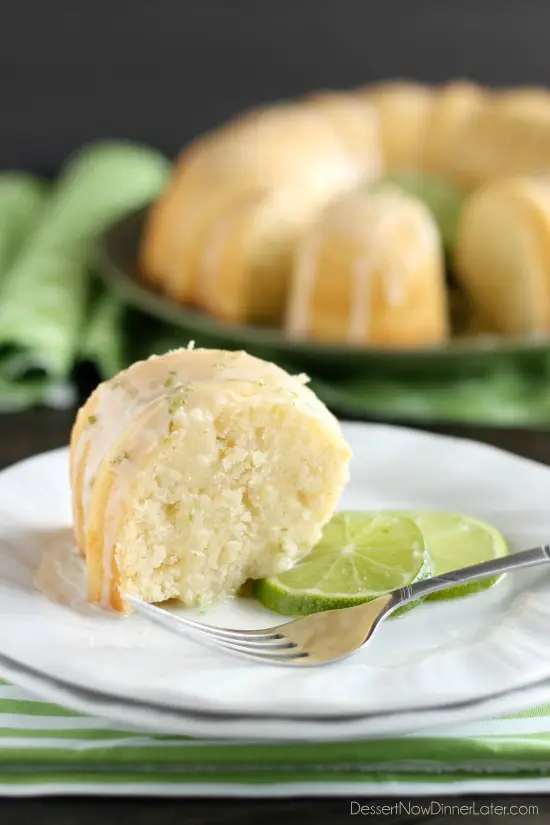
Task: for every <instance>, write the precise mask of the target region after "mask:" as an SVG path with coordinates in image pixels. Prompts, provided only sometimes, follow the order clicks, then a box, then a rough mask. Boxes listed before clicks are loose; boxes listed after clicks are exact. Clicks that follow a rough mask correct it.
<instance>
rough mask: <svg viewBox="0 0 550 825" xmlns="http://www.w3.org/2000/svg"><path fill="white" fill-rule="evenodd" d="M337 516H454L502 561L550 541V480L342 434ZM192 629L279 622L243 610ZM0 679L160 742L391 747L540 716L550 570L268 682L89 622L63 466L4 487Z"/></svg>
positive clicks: (424, 442)
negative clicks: (499, 546) (357, 741)
mask: <svg viewBox="0 0 550 825" xmlns="http://www.w3.org/2000/svg"><path fill="white" fill-rule="evenodd" d="M344 429H345V435H346V437H347V438H348V440H349V442H350V444H351V446H352V448H353V450H354V453H355V456H354V459H353V462H352V469H351V481H350V484H349V485H348V487H347V489H346V491H345V494H344V497H343V499H342V502H341V507H342V508H343V509H375V508H398V509H404V508H430V509H442V510H455V511H462V512H464V513H467V514H469V515H473V516H477V517H479V518H482V519H486V520H488V521H490V522H491V523H493V524H494V525H495V526H496V527H498V528H499V529H500V530H501V531H502V532H503V533H504V535H505V537H506V538H507V539H508V541H509V542H510V545H511V547H512V550H520V549H526V548H529V547H533V546H536V545H539V544H543V543H548V542H549V541H550V469H549V468H546V467H544V466H542V465H538V464H536V463H534V462H531V461H528V460H526V459H523V458H519V457H516V456H512V455H509V454H507V453H504V452H502V451H499V450H497V449H494V448H491V447H487V446H484V445H480V444H477V443H475V442H469V441H464V440H459V439H452V438H447V437H443V436H436V435H431V434H427V433H422V432H415V431H412V430H406V429H402V428H395V427H387V426H378V425H366V424H346V425H344ZM200 618H201V620H202V621H204V622H207V623H211V624H218V625H225V626H232V627H260V626H269V625H270V624H275V623H277V622H279V621H280V617H277V616H275V615H274V614H271V613H269V612H268V611H266V610H265V609H264V608H263V607H261V605H258V604H256V603H255V602H253V601H251V600H240V601H238V600H237V601H235V602H233V603H231V604H229V605H225V606H221V607H218V608H215V609H212V610H211V611H209V612H208V613H207V614H206V615H203V616H201V617H200ZM0 626H1V627H2V633H1V634H0V676H1V677H3V678H5V679H7V680H9V681H11V682H14V683H17V684H19V685H21V686H23V687H26V688H27V689H30V690H31V691H32V692H33V693H35V694H37V695H39V696H40V697H42V698H46V699H50V700H51V701H53V702H58V703H60V704H63V705H66V706H68V707H72V708H75V709H77V710H80V711H85V712H89V713H92V714H95V715H100V716H103V717H105V718H107V719H111V720H113V721H115V722H119V723H123V724H125V725H130V726H135V727H137V728H147V729H150V730H155V731H158V732H165V731H166V732H170V733H180V734H188V735H193V736H207V737H216V738H220V737H233V738H235V737H237V738H240V739H264V740H267V739H319V740H325V741H326V740H329V739H349V738H365V737H372V736H377V737H380V736H394V735H398V734H403V733H408V732H411V731H416V730H420V729H422V728H426V727H429V726H434V725H437V726H440V725H445V726H447V725H449V724H454V723H457V722H464V721H467V720H473V719H479V718H487V717H488V716H491V715H494V714H502V713H507V712H513V711H517V710H520V709H523V708H525V707H528V706H534V705H536V704H540V703H544V702H550V633H549V630H548V629H549V628H550V564H549V565H548V570H547V569H546V568H545V567H542V568H536V569H535V570H530V571H525V572H520V573H517V574H514V575H509V576H507V577H506V578H505V579H504V580H503V581H501V582H500V583H499V584H498V585H497V586H495V587H493V588H491V589H489V590H487V591H485V592H483V593H480V594H477V595H474V596H470V597H468V598H466V599H462V600H456V601H447V602H445V601H442V602H430V603H426V604H423V605H420V606H419V607H417V608H416V609H415V610H413V611H411V612H409V613H407V614H405V615H404V616H402V617H401V618H396V619H393V620H390V621H388V622H386V623H384V625H383V626H382V627H381V628H380V630H379V632H378V633H377V635H376V637H375V638H374V639H373V641H372V643H371V644H369V645H368V646H367V647H365V648H363V650H361V651H360V652H359V653H358V654H357V655H356V656H354V657H352V658H350V659H347V660H345V661H343V662H340V663H338V664H335V665H332V666H327V667H322V668H311V669H309V668H306V669H304V670H301V669H298V668H296V669H294V668H279V667H276V666H273V665H268V664H266V665H263V664H257V663H254V662H248V661H246V660H241V659H237V658H233V657H230V656H226V655H225V654H223V653H222V652H219V653H218V652H216V651H214V650H212V649H211V648H203V647H201V646H200V645H199V644H198V643H196V642H193V641H191V640H187V639H185V638H181V637H176V636H174V635H172V634H169V633H166V632H164V631H163V630H161V629H159V628H157V627H155V626H153V625H150V624H148V623H146V622H145V621H144V620H143V619H141V618H140V617H138V616H135V615H132V616H130V617H126V618H124V617H120V616H118V615H112V614H108V613H105V612H102V611H100V610H98V609H95V608H92V607H91V606H89V605H88V604H87V602H86V597H85V571H84V568H83V563H82V560H81V559H80V558H79V557H78V555H77V553H76V551H75V549H74V547H73V543H72V535H71V507H70V491H69V482H68V451H67V450H56V451H54V452H50V453H45V454H43V455H39V456H36V457H34V458H32V459H30V460H28V461H25V462H22V463H21V464H18V465H16V466H14V467H11V468H9V469H8V470H5V471H4V472H3V473H0Z"/></svg>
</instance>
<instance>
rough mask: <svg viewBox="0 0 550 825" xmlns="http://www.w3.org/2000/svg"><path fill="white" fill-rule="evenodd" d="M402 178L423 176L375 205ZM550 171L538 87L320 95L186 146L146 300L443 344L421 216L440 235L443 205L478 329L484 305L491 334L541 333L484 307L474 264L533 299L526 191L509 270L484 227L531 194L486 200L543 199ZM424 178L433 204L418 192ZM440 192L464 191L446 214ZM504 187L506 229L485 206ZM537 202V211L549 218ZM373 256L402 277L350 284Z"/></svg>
mask: <svg viewBox="0 0 550 825" xmlns="http://www.w3.org/2000/svg"><path fill="white" fill-rule="evenodd" d="M401 173H406V174H407V175H409V178H410V175H411V174H412V175H413V177H414V180H415V186H414V189H415V192H412V191H410V189H411V187H409V193H408V194H409V196H410V197H409V200H407V199H406V198H404V197H398V194H397V193H396V192H394V193H393V195H392V196H391V197H390V196H388V197H385V198H382V199H381V198H378V199H377V198H375V199H370V198H369V199H368V198H366V196H365V193H366V192H367V190H369V188H370V185H371V184H373V183H375V182H376V181H382V182H383V181H384V179H385V178H387V179H391V180H393V181H397V180H399V176H400V175H401ZM549 174H550V93H549V92H548V90H546V89H543V88H538V87H532V88H530V87H525V88H508V89H502V90H499V91H497V90H491V89H487V88H484V87H481V86H479V85H477V84H475V83H472V82H470V81H466V80H457V81H453V82H452V83H448V84H444V85H442V86H439V87H435V86H434V87H428V86H424V85H422V84H419V83H411V82H405V81H391V82H387V83H379V84H374V85H370V86H366V87H362V88H359V89H356V90H353V91H348V92H344V91H338V92H335V91H323V92H319V93H316V94H311V95H308V96H305V97H303V98H301V99H299V100H297V101H295V102H285V103H279V104H274V105H272V106H265V107H263V108H260V109H256V110H252V111H248V112H245V113H244V114H242V115H239V116H237V117H235V118H233V119H232V120H231V121H229V122H228V123H226V124H225V125H223V126H221V127H220V128H218V129H214V130H213V131H212V132H210V133H208V134H207V135H204V136H202V137H200V138H198V139H197V140H196V141H194V142H193V143H192V144H191V145H190V146H188V147H187V148H185V149H184V151H183V152H182V154H181V156H180V158H179V159H178V160H177V162H176V163H175V165H174V171H173V175H172V179H171V181H170V184H169V186H168V187H167V189H166V191H165V192H164V194H163V195H162V196H161V197H160V198H159V200H158V201H157V202H156V203H155V204H154V205H153V206H152V207H151V209H150V211H149V214H148V216H147V220H146V224H145V229H144V233H143V239H142V243H141V250H140V259H139V266H140V271H141V275H142V277H143V279H144V281H145V282H147V283H148V284H149V285H150V286H152V287H153V288H155V289H157V290H161V291H163V292H165V293H166V294H167V295H169V296H170V297H171V298H173V299H174V300H175V301H177V302H181V303H184V304H187V305H190V306H194V307H195V308H198V309H199V310H201V311H203V312H205V313H207V314H209V315H211V316H213V317H215V318H219V319H221V320H222V321H226V322H233V323H241V324H249V323H250V324H262V325H264V324H268V325H276V326H278V327H281V328H283V327H284V328H285V329H286V331H287V333H288V335H290V336H293V337H305V338H311V339H314V340H316V341H322V340H325V341H337V342H342V343H353V344H354V345H356V346H369V345H373V344H376V345H380V346H389V347H391V346H396V347H403V346H405V347H411V346H422V345H424V344H438V343H441V342H443V341H445V340H446V339H447V338H448V337H449V334H450V333H449V326H448V322H447V320H446V318H447V311H446V295H445V292H446V287H445V286H442V284H444V278H443V263H442V257H441V252H440V244H438V243H437V238H436V234H437V230H435V232H434V226H433V221H432V220H431V219H430V214H427V213H426V209H425V208H423V207H422V203H424V206H426V204H427V205H428V207H429V210H431V212H432V215H431V217H432V218H435V223H436V226H437V227H439V229H440V230H442V227H447V224H448V222H449V221H448V215H447V214H446V215H440V214H436V213H437V210H438V208H440V209H444V210H445V211H446V213H449V214H451V215H452V216H454V215H458V217H457V218H456V221H457V222H458V226H455V218H454V217H453V218H452V220H453V225H452V226H451V228H450V231H446V232H445V237H444V239H443V240H444V246H445V259H444V263H445V264H446V265H447V267H448V266H449V264H450V266H451V268H453V267H455V266H456V268H457V273H456V274H457V279H458V283H459V285H462V286H463V288H464V289H465V290H466V291H467V294H468V299H469V303H470V304H471V309H472V312H473V313H474V315H475V316H476V317H477V318H480V317H481V316H486V315H487V312H488V310H487V304H488V303H489V304H490V311H489V314H490V315H491V318H492V321H491V323H492V328H495V329H497V330H501V331H502V332H503V333H507V332H509V331H511V330H515V331H517V330H524V329H530V330H532V329H536V330H539V331H540V330H541V329H543V330H548V329H549V328H550V317H549V318H546V315H545V316H544V318H545V320H540V319H539V320H537V321H536V322H535V321H533V322H532V323H527V322H526V321H525V318H524V320H523V321H522V322H521V323H519V322H518V319H517V318H516V319H515V320H514V321H513V322H511V319H510V316H509V314H508V310H507V309H506V301H505V300H500V299H497V298H496V297H495V298H494V299H493V297H492V291H493V290H496V289H497V288H498V284H497V280H498V279H497V278H486V276H485V274H484V271H483V266H482V262H483V261H485V262H486V263H487V264H488V265H489V267H490V269H491V272H497V271H500V268H501V267H502V266H504V268H505V269H506V272H507V273H508V275H510V273H511V272H512V269H511V267H513V272H514V273H515V274H514V277H515V278H516V286H515V290H516V293H517V294H518V295H519V294H520V293H521V294H523V293H522V292H521V291H522V290H523V289H525V290H526V291H527V293H529V294H531V293H530V292H529V290H530V289H531V287H530V285H529V278H528V275H527V274H526V273H527V272H530V271H531V267H532V261H533V255H532V254H531V252H529V253H527V252H525V256H526V257H524V251H525V249H526V247H525V244H523V242H522V243H521V244H520V243H519V235H520V232H521V231H522V230H521V227H522V226H523V225H524V223H525V217H524V216H525V214H526V210H527V211H529V210H531V212H532V210H533V207H532V206H529V207H527V206H525V202H526V199H527V200H528V201H529V203H531V195H529V197H527V195H526V194H522V195H521V197H520V198H519V200H521V202H522V203H523V204H524V206H522V207H521V208H519V207H518V209H519V210H520V211H519V212H518V215H520V217H518V218H517V221H518V222H517V223H513V224H512V225H511V235H510V239H511V238H515V239H516V240H517V241H518V243H517V244H516V246H515V247H514V249H513V250H512V251H513V255H512V256H511V258H510V260H508V261H504V260H503V261H500V259H499V261H500V262H497V258H498V253H497V250H498V249H499V248H500V246H499V244H500V245H503V244H504V241H502V243H501V241H500V239H499V238H498V237H493V236H492V237H490V238H489V237H488V233H487V231H486V229H485V228H484V225H483V223H482V221H484V220H485V219H487V220H488V221H490V222H491V225H495V226H500V225H501V224H502V225H503V226H504V225H506V226H508V223H509V220H510V215H512V214H514V215H515V214H516V211H515V210H516V203H517V197H516V195H517V192H518V191H519V189H522V187H523V189H522V192H524V193H525V192H527V191H529V192H531V191H532V186H531V184H529V183H527V182H526V183H525V184H519V183H517V182H516V183H514V184H510V185H508V184H505V185H504V186H503V189H502V190H501V189H499V188H498V186H497V188H496V189H494V190H490V191H488V193H487V194H486V195H484V194H482V192H483V190H484V188H485V187H486V186H492V185H493V184H495V185H497V184H498V183H499V181H501V180H503V179H507V178H510V177H513V178H514V179H517V178H518V177H521V178H524V179H525V180H526V181H527V179H529V178H530V177H531V176H535V177H537V179H538V181H539V183H538V184H537V185H538V186H539V187H543V188H544V187H546V186H547V184H546V183H544V182H543V180H544V179H545V176H546V179H548V177H547V176H548V175H549ZM422 175H425V176H426V181H427V184H426V186H427V188H426V191H427V194H428V195H429V197H428V196H427V197H426V198H422V197H420V194H419V193H420V190H421V188H422V183H421V180H420V178H419V176H422ZM430 176H432V179H431V182H430V181H429V177H430ZM433 176H436V177H433ZM401 179H403V180H404V178H403V176H402V175H401ZM419 180H420V184H418V181H419ZM428 184H429V186H428ZM447 185H448V187H455V188H456V191H457V192H459V193H460V203H459V202H458V201H457V200H456V198H455V197H454V196H453V198H454V205H453V204H451V208H450V207H449V198H448V197H445V199H443V200H445V203H443V200H442V199H441V198H435V197H433V194H434V192H435V193H437V192H445V191H447V189H446V186H447ZM518 187H519V188H518ZM406 189H407V187H406V186H405V190H406ZM428 190H429V191H428ZM361 191H362V192H363V194H360V192H361ZM449 191H450V190H449ZM500 191H502V192H503V193H504V195H503V197H504V206H503V207H502V210H504V213H505V214H502V215H501V214H500V212H499V207H498V205H497V203H496V195H495V196H493V194H491V193H492V192H496V193H498V192H500ZM541 191H542V190H541ZM544 191H545V192H546V189H544ZM510 192H515V193H516V194H513V195H512V194H510ZM430 193H431V194H430ZM371 194H373V193H372V192H371ZM411 197H416V198H417V200H418V203H416V204H414V203H411V201H410V198H411ZM518 197H519V196H518ZM533 197H534V196H533ZM541 197H542V195H537V196H536V197H535V200H536V201H537V203H539V205H540V203H541ZM453 198H451V200H452V199H453ZM543 199H544V200H545V199H546V195H544V198H543ZM436 202H437V203H441V204H443V205H441V206H439V207H438V205H437V203H436ZM545 202H546V200H545ZM512 203H513V204H514V206H513V209H512V207H511V204H512ZM461 204H462V209H461V210H460V209H459V206H460V205H461ZM509 205H510V209H511V210H512V211H509V212H506V210H507V209H508V208H509ZM432 207H433V208H432ZM540 208H541V209H542V207H540ZM502 210H501V211H502ZM539 211H540V210H539ZM382 214H383V219H382V218H381V215H382ZM343 215H346V218H345V220H342V219H341V216H343ZM487 215H488V217H487ZM338 216H340V217H338ZM405 216H408V217H407V220H408V221H409V224H410V227H412V226H413V225H414V227H416V228H415V229H412V228H410V230H408V234H407V240H404V238H405V234H406V233H405V231H404V230H398V229H397V227H398V226H400V225H401V224H400V222H405V223H406V221H405ZM346 220H349V225H347V226H346V223H345V222H346ZM514 220H515V219H514ZM405 223H403V226H404V225H405ZM487 225H488V224H487ZM388 227H393V228H392V229H391V230H390V229H389V228H388ZM461 227H462V228H461ZM392 232H393V233H394V236H392ZM399 232H402V237H401V235H400V234H399ZM428 238H429V239H430V240H428ZM458 238H460V240H459V241H458V240H457V239H458ZM449 239H451V240H449ZM511 242H512V241H511V240H510V243H511ZM457 245H458V246H457ZM451 247H452V248H451ZM455 247H457V248H455ZM524 247H525V249H524ZM369 250H370V251H372V250H377V255H381V254H382V250H383V258H384V263H383V266H382V264H380V262H379V263H378V264H377V266H378V267H380V266H382V269H383V270H384V271H387V272H398V271H401V272H402V273H404V272H405V271H407V272H408V273H409V274H408V275H407V276H406V277H405V276H403V275H402V276H400V277H399V278H398V277H397V276H391V279H390V276H389V275H387V276H386V275H384V276H382V275H381V274H379V272H378V270H377V271H376V272H377V273H378V274H374V275H373V276H369V277H368V278H367V276H366V275H361V276H359V275H357V274H352V272H356V270H357V271H358V269H357V267H359V264H358V263H357V261H358V260H361V261H362V262H363V264H364V260H365V259H366V258H365V256H367V257H368V253H369ZM521 250H523V251H521ZM376 259H377V260H378V261H379V258H378V257H377V258H376ZM512 259H513V260H514V261H515V263H514V264H513V265H512V263H511V260H512ZM369 261H370V262H369V267H371V269H372V267H373V265H374V264H373V262H372V260H371V259H370V258H369ZM354 267H355V269H354ZM361 271H362V272H366V271H367V267H366V265H363V270H361ZM369 271H370V270H369ZM380 271H382V270H380ZM508 275H507V276H506V277H508ZM510 277H511V275H510ZM389 280H391V282H392V283H397V282H398V280H400V282H401V281H402V283H403V284H404V285H405V286H402V287H400V290H399V294H400V295H402V296H403V297H402V299H400V301H399V302H396V301H395V300H394V301H393V302H392V301H389V300H387V295H389V292H388V290H387V289H386V287H384V288H382V285H383V284H385V283H387V282H389ZM367 284H368V286H367ZM396 294H397V290H396ZM365 296H366V297H365ZM384 296H386V297H384ZM518 300H519V298H518ZM522 300H527V299H526V298H525V299H522ZM501 313H504V314H501ZM512 315H513V313H512ZM367 316H368V323H367V322H366V321H365V318H366V317H367ZM413 316H414V317H413ZM537 317H538V316H537Z"/></svg>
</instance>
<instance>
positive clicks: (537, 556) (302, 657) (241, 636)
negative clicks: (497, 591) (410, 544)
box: [124, 545, 550, 667]
mask: <svg viewBox="0 0 550 825" xmlns="http://www.w3.org/2000/svg"><path fill="white" fill-rule="evenodd" d="M548 561H550V545H544V546H542V547H535V548H534V549H533V550H523V551H522V552H520V553H513V554H512V555H511V556H504V557H503V558H499V559H494V560H493V561H487V562H482V563H481V564H474V565H472V566H471V567H464V568H463V569H462V570H456V571H454V572H452V573H446V574H445V575H443V576H435V577H433V578H431V579H424V581H420V582H416V584H411V585H409V586H408V587H402V588H399V589H398V590H393V591H392V592H391V593H387V594H385V595H384V596H379V597H378V598H377V599H373V600H372V601H370V602H366V603H365V604H360V605H357V606H355V607H345V608H342V609H340V610H327V611H324V612H322V613H313V614H311V615H309V616H304V617H302V618H300V619H294V620H293V621H288V622H285V623H283V624H279V625H276V626H275V627H268V628H264V629H260V630H233V629H231V628H225V627H210V626H209V625H204V624H201V623H200V622H195V621H194V620H193V619H187V618H185V617H184V616H181V615H178V614H176V613H171V612H170V611H168V610H164V609H163V608H161V607H157V606H156V605H152V604H147V603H146V602H144V601H142V600H141V599H139V598H136V597H135V596H130V595H125V596H124V598H125V599H126V601H128V602H129V604H131V605H132V607H133V608H134V609H135V610H136V611H137V612H138V613H141V615H143V616H144V617H145V618H147V619H149V620H150V621H152V622H153V623H154V624H157V625H160V626H161V627H163V628H165V629H166V630H170V631H172V632H175V633H183V634H185V635H189V636H190V637H191V638H193V639H195V640H199V641H201V642H203V643H204V644H207V645H210V646H212V645H214V646H215V647H216V648H222V649H223V650H225V651H227V652H228V653H233V654H237V655H239V656H244V657H246V658H248V659H254V660H255V661H260V662H268V663H271V664H278V665H293V666H295V667H296V666H301V667H304V666H305V667H311V666H313V665H324V664H329V663H330V662H336V661H338V660H339V659H344V658H345V657H347V656H350V655H351V654H352V653H354V652H355V651H357V650H359V648H361V647H363V645H364V644H366V643H367V642H368V641H369V639H371V638H372V635H373V633H374V631H375V630H376V628H377V627H378V626H379V625H380V623H381V622H382V620H383V619H385V618H386V617H387V616H389V615H390V613H393V612H394V610H397V609H398V608H400V607H403V606H404V605H406V604H409V603H410V602H412V601H416V600H417V599H421V598H423V597H424V596H429V595H430V593H436V592H437V591H438V590H446V589H447V588H449V587H456V586H457V585H460V584H468V582H474V581H479V580H480V579H485V578H487V577H488V576H498V575H501V574H502V573H510V572H512V571H513V570H520V569H521V568H524V567H533V566H535V565H537V564H543V563H545V562H548Z"/></svg>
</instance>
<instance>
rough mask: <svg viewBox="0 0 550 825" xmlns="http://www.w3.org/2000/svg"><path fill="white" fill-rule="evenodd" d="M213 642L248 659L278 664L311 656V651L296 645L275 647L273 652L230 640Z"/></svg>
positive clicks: (218, 646) (214, 644)
mask: <svg viewBox="0 0 550 825" xmlns="http://www.w3.org/2000/svg"><path fill="white" fill-rule="evenodd" d="M211 644H212V646H213V647H216V648H220V649H222V650H226V651H227V652H228V653H236V654H237V655H238V656H244V657H246V658H247V659H255V660H256V661H262V662H275V663H277V664H284V663H289V664H290V663H292V662H297V661H298V660H300V659H306V658H308V657H309V653H307V651H305V650H296V647H294V648H290V649H289V650H285V649H283V650H281V649H280V648H275V649H274V650H273V653H272V652H271V651H270V650H269V649H263V650H262V649H260V650H258V649H257V648H247V647H242V646H236V645H233V644H231V643H228V642H218V641H216V642H213V643H211Z"/></svg>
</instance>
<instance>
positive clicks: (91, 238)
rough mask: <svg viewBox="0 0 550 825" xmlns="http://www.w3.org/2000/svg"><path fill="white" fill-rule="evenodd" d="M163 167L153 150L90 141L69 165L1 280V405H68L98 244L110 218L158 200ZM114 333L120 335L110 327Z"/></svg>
mask: <svg viewBox="0 0 550 825" xmlns="http://www.w3.org/2000/svg"><path fill="white" fill-rule="evenodd" d="M168 170H169V165H168V161H167V160H166V159H165V158H164V157H163V156H162V155H160V154H159V153H158V152H155V151H153V150H150V149H147V148H145V147H142V146H137V145H132V144H129V143H123V142H114V141H110V142H103V143H97V144H92V145H91V146H88V147H86V148H84V149H83V150H81V151H80V152H78V153H77V154H76V155H74V156H73V157H72V158H71V159H70V160H69V162H68V163H67V164H66V166H65V168H64V169H63V170H62V172H61V175H60V177H59V179H58V181H57V182H56V184H55V186H54V188H53V191H52V193H51V196H50V197H49V199H48V201H47V203H46V204H45V206H44V207H43V209H42V212H41V216H40V220H39V221H38V223H37V224H36V225H35V226H34V228H33V231H32V232H31V233H30V234H29V236H28V237H27V239H26V242H25V243H24V244H23V245H22V247H21V250H20V252H19V254H18V255H17V256H16V258H15V261H14V262H13V264H12V265H11V266H8V267H7V268H6V269H5V270H4V272H3V276H2V277H0V404H1V405H2V406H3V407H4V408H5V407H9V406H12V407H13V406H22V405H25V404H32V403H36V402H37V401H39V400H42V401H45V402H46V403H48V402H49V403H51V404H56V403H61V404H62V403H66V402H67V401H68V397H69V396H68V393H67V390H68V387H69V384H68V379H69V376H70V373H71V369H72V367H73V365H74V362H75V360H76V358H77V355H78V353H79V351H80V348H81V342H82V334H83V328H84V325H85V322H86V321H87V319H88V315H87V302H88V298H89V276H90V269H91V265H92V258H93V254H94V243H95V240H96V238H97V236H98V234H99V233H101V232H102V231H103V230H104V229H105V228H106V227H107V226H108V225H109V224H110V223H111V222H112V221H114V220H116V219H117V218H118V217H120V216H121V215H123V214H124V213H125V212H127V211H129V210H131V209H133V208H136V207H138V206H140V205H142V204H143V203H145V202H147V201H149V200H150V199H152V198H153V197H155V195H157V194H158V192H159V191H160V190H161V189H162V187H163V186H164V184H165V181H166V178H167V175H168ZM0 209H1V202H0ZM0 220H1V218H0ZM1 265H2V259H1V257H0V267H1ZM98 323H99V322H98ZM102 323H103V328H105V321H103V322H102ZM90 334H92V333H90ZM112 334H120V332H118V331H116V330H115V328H114V326H113V331H112Z"/></svg>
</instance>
